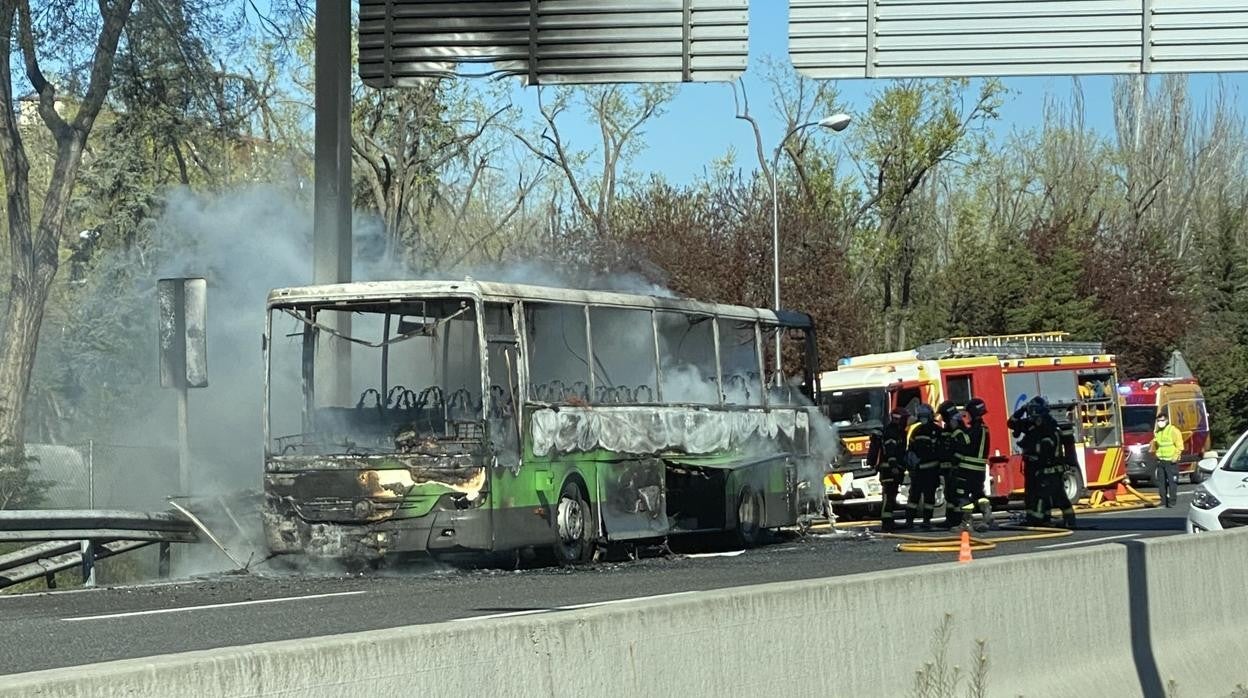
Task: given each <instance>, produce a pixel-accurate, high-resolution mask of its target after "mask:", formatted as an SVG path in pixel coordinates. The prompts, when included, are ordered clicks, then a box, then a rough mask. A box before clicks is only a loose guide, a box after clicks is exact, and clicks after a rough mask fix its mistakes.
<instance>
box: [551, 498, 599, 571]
mask: <svg viewBox="0 0 1248 698" xmlns="http://www.w3.org/2000/svg"><path fill="white" fill-rule="evenodd" d="M555 526H556V529H557V530H556V532H557V535H558V536H559V540H558V542H557V543H555V559H556V560H558V561H559V564H561V565H577V564H583V563H586V562H589V561H590V560H591V559H593V555H594V535H593V530H594V526H593V510H592V509H591V508H590V506H589V502H588V501H586V499H585V493H584V491H583V490H582V489H581V485H580V483H578V482H576V481H575V480H568V481H567V482H565V483H563V489H562V490H560V491H559V504H558V505H557V507H556V508H555Z"/></svg>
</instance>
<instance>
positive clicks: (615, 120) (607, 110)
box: [515, 85, 674, 238]
mask: <svg viewBox="0 0 1248 698" xmlns="http://www.w3.org/2000/svg"><path fill="white" fill-rule="evenodd" d="M553 92H554V94H553V98H548V93H547V90H546V89H545V88H538V111H539V113H540V114H541V123H540V126H539V128H540V129H541V130H540V131H539V132H538V133H537V134H526V133H523V132H521V131H520V130H516V131H515V136H516V138H517V139H519V141H520V142H521V143H523V144H524V146H525V147H526V148H528V150H529V151H530V152H531V153H533V154H534V155H536V156H537V157H538V158H540V159H541V160H543V161H544V162H546V163H549V164H550V165H551V166H552V167H553V168H554V169H556V170H557V171H558V172H559V173H560V174H561V175H562V176H563V180H564V182H565V183H566V184H567V186H568V188H569V189H570V190H571V193H572V199H573V202H574V205H575V208H576V210H577V212H578V213H579V214H580V215H582V216H584V217H585V219H587V220H588V221H590V223H591V224H592V225H593V227H594V229H595V231H596V232H597V233H598V235H599V236H600V237H604V238H605V237H606V236H607V235H608V234H609V232H610V221H611V213H612V210H613V208H614V206H615V202H616V198H617V195H618V190H619V184H620V174H621V172H620V170H621V168H623V167H624V166H625V165H626V164H627V162H628V161H629V160H630V159H631V157H632V156H633V155H634V154H635V152H636V146H637V138H638V137H639V136H640V135H641V133H642V129H643V127H644V126H645V125H646V123H647V122H649V121H650V120H651V119H653V118H655V117H657V116H660V115H661V114H662V113H663V109H664V107H665V106H666V105H667V103H668V102H669V101H671V98H672V95H673V94H674V92H673V89H672V87H671V86H667V85H645V86H642V87H638V88H627V87H623V86H620V85H606V86H600V87H590V88H575V89H574V88H563V87H561V88H556V89H555V90H554V91H553ZM578 96H579V97H580V101H581V105H582V106H583V107H584V108H585V110H587V111H588V113H589V116H590V118H591V119H592V120H593V123H594V125H595V126H596V127H597V129H598V132H599V134H600V138H601V140H600V143H599V149H598V153H597V160H598V165H599V168H598V172H597V174H596V176H594V175H593V174H591V173H590V171H589V170H590V169H591V166H592V163H593V161H594V157H593V156H592V155H591V153H590V152H588V151H584V150H578V149H576V148H575V147H574V146H573V145H572V144H571V143H569V142H568V141H567V138H566V137H565V135H564V133H563V132H562V131H561V130H560V128H561V127H560V122H561V121H562V120H563V119H573V118H576V115H575V113H574V109H575V106H576V101H577V97H578Z"/></svg>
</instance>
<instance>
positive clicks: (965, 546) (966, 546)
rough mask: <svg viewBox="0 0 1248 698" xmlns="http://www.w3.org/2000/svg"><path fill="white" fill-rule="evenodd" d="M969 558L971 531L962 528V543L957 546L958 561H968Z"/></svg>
mask: <svg viewBox="0 0 1248 698" xmlns="http://www.w3.org/2000/svg"><path fill="white" fill-rule="evenodd" d="M971 559H972V558H971V532H970V531H968V530H966V529H962V544H961V545H960V546H959V547H958V562H970V561H971Z"/></svg>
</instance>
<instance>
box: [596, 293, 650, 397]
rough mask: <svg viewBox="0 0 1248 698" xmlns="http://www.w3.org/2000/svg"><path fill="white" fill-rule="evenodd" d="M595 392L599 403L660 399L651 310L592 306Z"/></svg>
mask: <svg viewBox="0 0 1248 698" xmlns="http://www.w3.org/2000/svg"><path fill="white" fill-rule="evenodd" d="M589 329H590V333H591V337H592V340H593V348H594V394H593V395H592V396H591V402H593V403H594V404H599V405H613V404H614V405H619V404H625V405H627V404H653V403H655V402H657V400H658V366H657V365H656V363H655V353H654V322H653V321H652V319H651V313H650V311H649V310H635V309H626V308H602V307H597V308H590V309H589Z"/></svg>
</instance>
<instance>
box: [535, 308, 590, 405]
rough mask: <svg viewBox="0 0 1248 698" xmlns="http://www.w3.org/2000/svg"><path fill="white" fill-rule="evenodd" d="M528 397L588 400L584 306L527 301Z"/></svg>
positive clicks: (578, 402) (576, 401)
mask: <svg viewBox="0 0 1248 698" xmlns="http://www.w3.org/2000/svg"><path fill="white" fill-rule="evenodd" d="M524 323H525V334H526V339H527V341H526V348H527V350H528V353H529V355H528V361H529V399H531V400H536V401H537V402H547V403H569V404H586V403H588V402H589V399H590V395H589V359H588V357H589V336H588V334H587V332H586V328H585V306H583V305H564V304H556V303H525V304H524Z"/></svg>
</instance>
